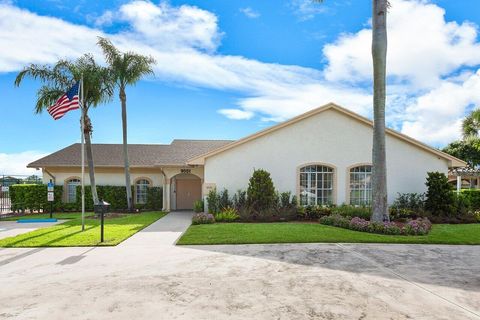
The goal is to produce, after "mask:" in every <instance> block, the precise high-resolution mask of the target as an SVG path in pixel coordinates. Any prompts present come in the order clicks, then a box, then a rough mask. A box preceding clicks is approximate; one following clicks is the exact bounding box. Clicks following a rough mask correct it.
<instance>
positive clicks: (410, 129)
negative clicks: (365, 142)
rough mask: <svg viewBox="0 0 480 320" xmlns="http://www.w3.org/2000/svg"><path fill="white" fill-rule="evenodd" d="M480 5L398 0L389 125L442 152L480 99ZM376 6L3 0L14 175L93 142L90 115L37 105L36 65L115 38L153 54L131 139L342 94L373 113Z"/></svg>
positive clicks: (251, 127) (5, 154) (108, 137)
mask: <svg viewBox="0 0 480 320" xmlns="http://www.w3.org/2000/svg"><path fill="white" fill-rule="evenodd" d="M479 9H480V3H479V2H478V1H477V0H463V1H462V5H461V6H459V5H458V1H454V0H437V1H433V0H432V1H426V0H393V1H392V8H391V9H390V12H389V21H388V22H389V45H390V47H389V56H388V59H389V66H388V72H389V81H388V85H389V86H388V98H387V99H388V106H387V116H388V117H387V122H388V125H389V126H390V127H393V128H395V129H397V130H400V131H402V132H404V133H406V134H409V135H411V136H413V137H414V138H417V139H419V140H422V141H424V142H426V143H429V144H431V145H434V146H438V147H441V146H443V145H445V144H447V143H448V142H450V141H452V140H453V139H456V138H458V137H459V126H460V121H461V118H462V117H463V116H464V115H465V113H467V112H469V111H470V110H471V109H473V108H476V107H477V106H478V104H479V103H480V97H479V93H478V92H479V91H478V90H479V89H480V72H478V70H479V65H480V44H479V42H478V26H479V25H480V16H479V15H478V12H479ZM370 14H371V8H370V1H356V0H335V1H334V0H331V1H330V0H327V1H326V2H325V3H324V4H313V3H312V2H311V1H309V0H284V1H273V0H272V1H270V0H265V1H206V0H203V1H200V0H197V1H169V2H165V1H152V2H151V1H147V0H129V1H123V0H121V1H120V0H111V1H95V2H94V1H85V0H75V1H73V0H71V1H60V0H49V1H34V0H30V1H26V0H17V1H1V0H0V46H1V47H2V48H9V49H8V50H2V52H0V97H1V100H0V114H1V118H0V119H1V123H2V132H3V134H2V136H1V138H0V173H17V174H18V173H26V172H27V171H25V169H24V166H25V163H27V162H29V161H31V160H34V159H35V158H37V157H39V156H41V155H43V154H46V153H49V152H52V151H55V150H58V149H59V148H62V147H65V146H67V145H69V144H71V143H73V142H78V141H79V128H78V125H79V114H78V111H73V112H70V113H69V114H67V115H66V116H65V117H64V118H63V119H61V120H59V121H53V119H52V118H51V117H50V116H49V115H48V114H46V113H44V114H42V115H35V114H33V106H34V103H35V94H36V90H37V89H38V87H39V83H38V82H35V81H25V82H24V83H23V84H22V86H21V87H20V88H14V86H13V80H14V78H15V75H16V74H17V72H18V71H19V70H20V69H21V68H22V67H23V66H24V65H27V64H28V63H41V64H43V63H45V64H48V63H53V62H54V61H56V60H58V59H60V58H69V59H74V58H76V57H78V56H79V55H81V54H83V53H86V52H92V53H93V54H94V55H96V57H98V59H99V61H102V59H101V55H100V54H99V52H98V48H96V46H95V39H96V36H98V35H103V36H108V37H109V38H110V39H111V40H112V41H113V42H114V43H115V44H117V45H118V46H119V47H120V48H122V49H124V50H136V51H139V52H143V53H148V54H151V55H153V56H154V57H155V58H156V59H157V61H158V64H157V66H156V67H155V77H151V78H148V79H145V80H143V81H140V82H139V83H138V84H137V85H136V86H135V87H131V88H128V91H127V96H128V112H129V117H128V119H129V141H130V142H131V143H169V142H170V141H171V140H172V139H174V138H193V139H237V138H240V137H242V136H245V135H247V134H250V133H253V132H255V131H257V130H260V129H262V128H264V127H266V126H271V125H273V124H275V123H276V122H278V121H282V120H285V119H288V118H290V117H292V116H294V115H296V114H299V113H302V112H305V111H307V110H309V109H312V108H314V107H316V106H320V105H322V104H324V103H327V102H330V101H333V102H337V103H339V104H341V105H343V106H344V107H346V108H349V109H351V110H353V111H355V112H358V113H360V114H362V115H365V116H367V117H370V114H371V76H370V74H371V62H370V52H369V49H370V34H369V32H370V25H369V17H370ZM91 117H92V121H93V126H94V135H93V141H94V142H102V143H120V142H121V123H120V106H119V102H118V99H117V97H116V96H115V97H114V99H113V101H112V102H111V103H109V104H107V105H103V106H100V107H99V108H97V109H96V110H93V111H92V112H91Z"/></svg>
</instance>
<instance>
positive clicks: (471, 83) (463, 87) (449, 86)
mask: <svg viewBox="0 0 480 320" xmlns="http://www.w3.org/2000/svg"><path fill="white" fill-rule="evenodd" d="M479 92H480V70H479V71H477V72H476V73H474V74H470V75H469V76H468V78H467V79H466V80H463V79H462V80H461V81H458V79H455V78H452V79H447V80H445V81H443V82H442V83H441V84H440V85H439V86H438V87H437V88H435V89H433V90H431V91H429V92H428V93H426V94H424V95H422V96H420V97H419V98H418V99H417V101H416V103H415V104H413V105H411V106H410V107H408V108H407V109H406V113H407V114H408V118H407V119H405V122H404V123H403V128H402V131H403V132H404V133H406V134H408V135H411V136H413V137H418V138H421V139H422V140H423V141H426V142H429V143H434V144H442V145H444V144H447V143H448V142H450V141H452V140H453V139H456V138H458V137H459V136H460V134H461V131H460V128H461V122H462V121H461V119H462V118H463V116H464V114H465V112H467V111H469V109H471V108H472V107H473V106H480V94H479Z"/></svg>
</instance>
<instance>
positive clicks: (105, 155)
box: [27, 140, 232, 168]
mask: <svg viewBox="0 0 480 320" xmlns="http://www.w3.org/2000/svg"><path fill="white" fill-rule="evenodd" d="M231 142H232V141H231V140H173V141H172V143H171V144H129V145H128V157H129V161H130V166H131V167H132V168H135V167H142V168H145V167H157V166H167V165H168V166H184V165H186V164H187V160H188V159H190V158H192V157H195V156H198V155H200V154H203V153H206V152H209V151H211V150H214V149H218V148H219V147H221V146H224V145H226V144H228V143H231ZM80 152H81V145H80V143H75V144H72V145H70V146H68V147H66V148H64V149H61V150H59V151H57V152H54V153H52V154H50V155H48V156H46V157H43V158H41V159H39V160H37V161H34V162H32V163H30V164H28V165H27V167H28V168H44V167H79V166H80V165H81V154H80ZM92 152H93V160H94V163H95V167H123V146H122V145H121V144H92ZM85 164H86V162H85Z"/></svg>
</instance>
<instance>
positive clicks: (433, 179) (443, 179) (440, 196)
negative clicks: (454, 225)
mask: <svg viewBox="0 0 480 320" xmlns="http://www.w3.org/2000/svg"><path fill="white" fill-rule="evenodd" d="M425 184H426V186H427V194H426V200H425V210H427V211H429V213H430V214H431V215H433V216H453V215H454V213H455V198H454V194H453V192H452V186H451V185H450V184H449V183H448V178H447V176H446V175H445V174H443V173H440V172H429V173H428V177H427V182H426V183H425Z"/></svg>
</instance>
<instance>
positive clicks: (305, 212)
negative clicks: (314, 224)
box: [297, 206, 332, 220]
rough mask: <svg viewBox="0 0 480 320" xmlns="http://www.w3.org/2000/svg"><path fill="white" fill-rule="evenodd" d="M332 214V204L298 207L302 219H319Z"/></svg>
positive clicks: (298, 215)
mask: <svg viewBox="0 0 480 320" xmlns="http://www.w3.org/2000/svg"><path fill="white" fill-rule="evenodd" d="M330 214H332V207H331V206H305V207H298V208H297V217H298V218H299V219H300V220H318V219H319V218H321V217H323V216H328V215H330Z"/></svg>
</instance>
